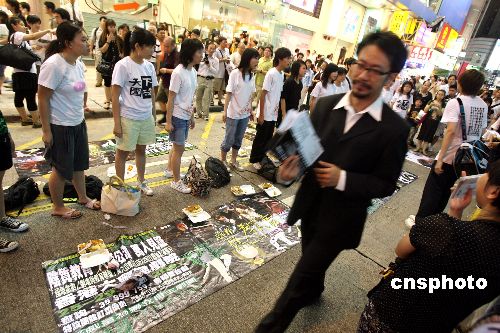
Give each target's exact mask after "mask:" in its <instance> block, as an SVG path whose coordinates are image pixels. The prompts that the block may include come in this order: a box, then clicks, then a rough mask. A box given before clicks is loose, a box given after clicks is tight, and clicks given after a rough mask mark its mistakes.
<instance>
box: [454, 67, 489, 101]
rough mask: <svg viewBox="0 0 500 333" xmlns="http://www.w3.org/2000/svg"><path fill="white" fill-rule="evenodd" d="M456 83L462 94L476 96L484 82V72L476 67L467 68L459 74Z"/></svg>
mask: <svg viewBox="0 0 500 333" xmlns="http://www.w3.org/2000/svg"><path fill="white" fill-rule="evenodd" d="M458 83H459V84H460V87H461V88H462V94H464V95H469V96H476V95H477V94H478V92H479V90H481V87H482V86H483V83H484V74H483V73H481V72H480V71H478V70H476V69H468V70H466V71H465V72H463V73H462V75H460V77H459V78H458Z"/></svg>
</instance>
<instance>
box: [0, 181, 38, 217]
mask: <svg viewBox="0 0 500 333" xmlns="http://www.w3.org/2000/svg"><path fill="white" fill-rule="evenodd" d="M39 194H40V190H39V189H38V184H37V183H35V181H34V180H33V178H30V177H21V178H19V179H18V180H17V182H15V183H14V184H13V185H12V186H11V187H9V188H8V189H6V190H4V191H3V195H4V202H5V210H6V211H9V210H13V209H17V208H19V211H18V212H17V216H19V214H21V212H22V211H23V209H24V207H25V206H26V205H27V204H29V203H31V202H33V201H35V199H36V198H37V197H38V195H39Z"/></svg>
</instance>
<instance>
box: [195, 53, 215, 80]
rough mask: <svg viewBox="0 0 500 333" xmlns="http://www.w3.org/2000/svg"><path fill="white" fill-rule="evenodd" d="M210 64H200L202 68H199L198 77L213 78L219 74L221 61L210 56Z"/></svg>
mask: <svg viewBox="0 0 500 333" xmlns="http://www.w3.org/2000/svg"><path fill="white" fill-rule="evenodd" d="M208 62H209V64H208V65H207V64H205V63H204V62H201V63H200V68H198V75H200V76H203V77H207V76H212V77H215V75H216V74H217V72H218V71H219V59H217V58H216V57H214V56H213V55H212V56H208Z"/></svg>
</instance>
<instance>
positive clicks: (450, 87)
mask: <svg viewBox="0 0 500 333" xmlns="http://www.w3.org/2000/svg"><path fill="white" fill-rule="evenodd" d="M448 89H455V90H457V84H456V83H455V84H452V85H450V86H449V87H448Z"/></svg>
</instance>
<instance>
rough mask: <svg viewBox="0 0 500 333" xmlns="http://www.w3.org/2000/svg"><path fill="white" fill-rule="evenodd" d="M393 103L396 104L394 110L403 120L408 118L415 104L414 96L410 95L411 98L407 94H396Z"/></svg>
mask: <svg viewBox="0 0 500 333" xmlns="http://www.w3.org/2000/svg"><path fill="white" fill-rule="evenodd" d="M391 102H393V103H394V105H393V106H392V109H393V110H394V112H396V113H397V114H398V115H399V116H400V117H401V118H406V114H407V113H408V111H409V110H410V106H411V105H412V104H413V96H412V95H411V94H410V97H408V95H405V94H401V93H399V92H398V93H396V94H395V95H394V97H392V100H391Z"/></svg>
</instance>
